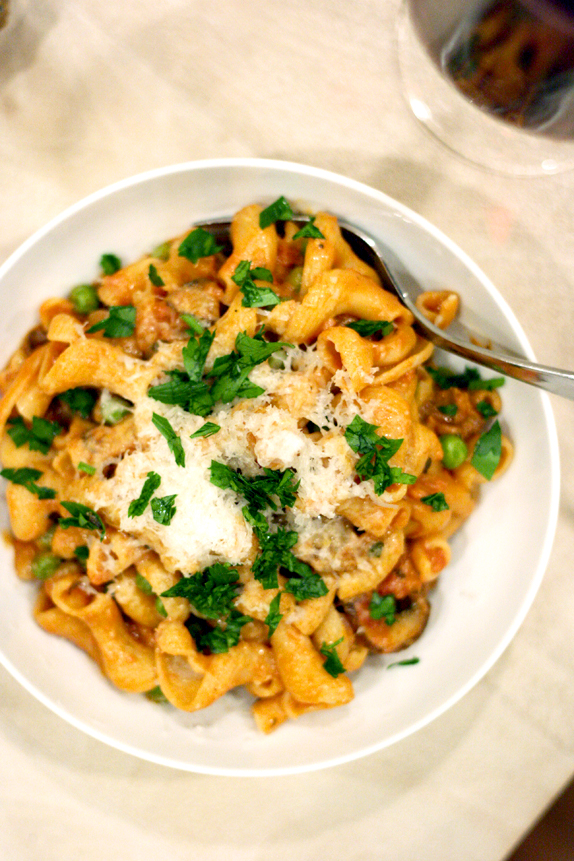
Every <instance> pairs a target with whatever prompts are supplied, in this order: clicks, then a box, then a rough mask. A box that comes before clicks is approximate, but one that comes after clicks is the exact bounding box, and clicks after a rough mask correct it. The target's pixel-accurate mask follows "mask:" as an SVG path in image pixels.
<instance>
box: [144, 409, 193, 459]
mask: <svg viewBox="0 0 574 861" xmlns="http://www.w3.org/2000/svg"><path fill="white" fill-rule="evenodd" d="M151 420H152V422H153V424H154V425H155V427H156V428H157V429H158V431H159V432H160V434H161V435H162V436H163V437H164V438H165V440H166V442H167V444H168V446H169V450H170V451H171V453H172V454H173V456H174V458H175V462H176V464H177V465H178V466H185V452H184V450H183V445H182V443H181V440H180V438H179V437H178V435H177V434H176V432H175V431H174V429H173V428H172V426H171V424H170V423H169V421H168V420H167V419H166V418H164V417H163V416H158V414H157V413H152V417H151Z"/></svg>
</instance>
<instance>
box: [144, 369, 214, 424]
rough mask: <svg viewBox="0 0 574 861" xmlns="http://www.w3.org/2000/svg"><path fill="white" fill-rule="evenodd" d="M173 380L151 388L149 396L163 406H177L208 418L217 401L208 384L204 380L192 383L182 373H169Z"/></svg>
mask: <svg viewBox="0 0 574 861" xmlns="http://www.w3.org/2000/svg"><path fill="white" fill-rule="evenodd" d="M168 374H169V376H170V377H171V379H170V380H169V381H168V382H167V383H159V384H158V385H157V386H151V388H150V389H149V390H148V396H149V397H150V398H153V399H154V400H155V401H159V402H160V403H162V404H177V405H178V406H180V407H182V408H183V409H184V410H187V412H189V413H192V414H193V415H196V416H203V417H205V416H207V415H209V413H210V412H211V410H212V409H213V406H214V404H215V401H214V399H213V397H212V396H211V392H210V391H209V387H208V385H207V383H205V382H204V381H203V380H201V381H200V382H197V383H192V382H191V381H190V380H189V379H188V378H187V375H186V374H184V373H183V372H182V371H168Z"/></svg>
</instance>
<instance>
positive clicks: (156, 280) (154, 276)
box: [147, 263, 165, 287]
mask: <svg viewBox="0 0 574 861" xmlns="http://www.w3.org/2000/svg"><path fill="white" fill-rule="evenodd" d="M147 277H148V278H149V280H150V281H151V283H152V284H153V286H154V287H163V286H164V285H165V282H164V280H163V278H162V277H161V275H160V274H159V272H158V271H157V266H154V264H153V263H150V265H149V269H148V271H147Z"/></svg>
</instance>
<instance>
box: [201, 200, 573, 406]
mask: <svg viewBox="0 0 574 861" xmlns="http://www.w3.org/2000/svg"><path fill="white" fill-rule="evenodd" d="M306 221H307V219H305V218H299V217H298V218H297V219H295V223H299V222H300V223H301V224H302V225H303V224H304V223H306ZM196 226H197V227H203V229H204V230H208V231H209V232H210V233H212V234H213V236H214V237H215V239H216V240H217V241H218V242H220V243H224V244H225V243H227V244H229V230H230V227H231V221H230V220H229V219H227V218H225V219H216V220H214V221H209V222H207V221H206V222H202V223H200V224H197V225H196ZM339 226H340V228H341V232H342V234H343V237H344V239H345V240H346V241H347V242H348V243H349V245H350V246H351V248H352V249H353V251H354V252H355V254H357V256H358V257H360V258H361V260H363V261H364V262H365V263H367V264H368V265H369V266H371V267H372V268H373V269H374V270H375V271H376V272H377V274H378V275H379V277H380V279H381V281H382V283H383V284H384V286H385V288H386V289H388V290H391V291H392V292H393V293H395V294H396V296H397V297H398V298H399V299H400V300H401V302H402V303H403V304H404V305H406V307H407V308H408V309H409V311H410V312H411V313H412V315H413V317H414V318H415V321H416V322H415V328H416V329H417V330H418V331H419V333H420V334H421V335H422V336H423V337H425V338H426V339H427V340H429V341H431V342H432V343H433V344H435V345H436V346H437V347H440V348H441V349H442V350H445V351H446V352H447V353H454V354H455V355H457V356H462V358H464V359H469V360H470V361H472V362H476V364H478V365H483V366H484V367H487V368H491V369H492V370H494V371H497V372H498V373H499V374H504V375H506V376H508V377H514V378H515V379H517V380H520V381H521V382H523V383H528V384H529V385H531V386H537V387H538V388H540V389H545V390H546V391H548V392H552V393H553V394H555V395H561V396H562V397H565V398H570V399H572V400H574V373H573V372H572V371H564V370H561V369H560V368H553V367H548V366H546V365H539V364H537V363H535V362H532V361H530V359H526V358H524V357H523V356H520V355H519V354H517V353H515V352H514V351H513V350H510V349H508V348H507V347H503V346H501V345H499V344H497V343H495V342H494V341H492V340H491V339H490V338H489V339H488V346H487V345H486V344H484V342H485V338H484V336H482V335H478V334H477V333H476V332H473V331H472V330H471V329H469V328H468V326H465V325H463V324H462V323H460V322H459V321H457V322H456V323H453V324H451V325H450V326H449V330H448V332H447V331H445V330H443V329H439V328H438V326H435V325H433V323H431V322H430V320H427V318H426V317H425V316H424V314H422V313H421V311H419V309H418V308H417V306H416V304H415V301H416V297H417V296H418V295H419V294H420V293H422V292H423V289H422V287H421V286H420V285H419V284H418V283H417V282H416V281H415V279H414V278H413V277H412V276H411V275H410V274H409V272H408V268H406V267H405V266H404V265H403V263H402V262H401V261H400V260H399V258H398V257H397V256H396V255H395V254H394V252H393V251H392V250H391V249H390V248H387V247H385V246H383V245H382V243H381V242H379V241H378V240H375V239H373V237H372V236H369V235H368V234H367V233H365V232H364V231H363V230H360V229H359V228H357V227H355V226H354V225H351V224H349V223H348V222H346V221H344V220H341V219H339ZM383 258H384V260H383Z"/></svg>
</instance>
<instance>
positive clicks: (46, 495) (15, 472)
mask: <svg viewBox="0 0 574 861" xmlns="http://www.w3.org/2000/svg"><path fill="white" fill-rule="evenodd" d="M0 475H1V476H2V478H6V479H7V480H8V481H11V482H12V484H20V485H21V486H22V487H25V488H26V490H29V491H30V493H33V494H35V495H36V496H37V497H38V499H54V497H55V496H56V491H55V490H52V488H51V487H40V485H38V484H36V482H37V481H38V479H39V478H41V477H42V473H41V472H40V470H39V469H31V468H30V467H28V466H21V467H18V468H17V469H12V468H6V469H3V470H2V471H0Z"/></svg>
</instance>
